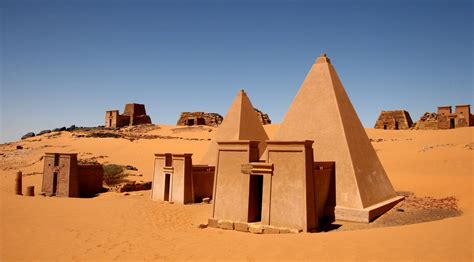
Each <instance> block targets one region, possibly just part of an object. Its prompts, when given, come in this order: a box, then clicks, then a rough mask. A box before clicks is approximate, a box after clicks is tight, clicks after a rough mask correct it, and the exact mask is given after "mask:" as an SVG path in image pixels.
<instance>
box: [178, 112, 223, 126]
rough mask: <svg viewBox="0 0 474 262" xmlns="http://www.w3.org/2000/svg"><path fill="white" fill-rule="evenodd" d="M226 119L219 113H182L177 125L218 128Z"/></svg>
mask: <svg viewBox="0 0 474 262" xmlns="http://www.w3.org/2000/svg"><path fill="white" fill-rule="evenodd" d="M223 119H224V118H223V117H222V116H221V115H219V114H217V113H206V112H182V113H181V115H180V117H179V119H178V122H177V123H176V125H178V126H195V125H206V126H218V125H220V124H221V123H222V120H223Z"/></svg>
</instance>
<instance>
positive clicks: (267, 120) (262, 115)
mask: <svg viewBox="0 0 474 262" xmlns="http://www.w3.org/2000/svg"><path fill="white" fill-rule="evenodd" d="M254 109H255V112H257V115H258V119H260V121H261V122H262V124H263V125H268V124H271V123H272V120H271V119H270V117H269V116H268V114H265V113H263V112H262V111H260V110H258V109H257V108H254Z"/></svg>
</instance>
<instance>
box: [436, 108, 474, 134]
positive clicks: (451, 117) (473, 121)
mask: <svg viewBox="0 0 474 262" xmlns="http://www.w3.org/2000/svg"><path fill="white" fill-rule="evenodd" d="M473 125H474V116H473V115H472V114H471V106H470V105H456V110H455V112H454V113H453V112H451V106H440V107H438V129H450V128H458V127H468V126H473Z"/></svg>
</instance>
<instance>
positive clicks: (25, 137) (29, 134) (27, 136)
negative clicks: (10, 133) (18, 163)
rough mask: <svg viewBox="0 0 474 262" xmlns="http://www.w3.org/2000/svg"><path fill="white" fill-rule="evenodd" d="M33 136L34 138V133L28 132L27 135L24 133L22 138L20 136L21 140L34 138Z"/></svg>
mask: <svg viewBox="0 0 474 262" xmlns="http://www.w3.org/2000/svg"><path fill="white" fill-rule="evenodd" d="M34 136H35V133H33V132H29V133H26V134H25V135H24V136H22V137H21V140H23V139H27V138H30V137H34Z"/></svg>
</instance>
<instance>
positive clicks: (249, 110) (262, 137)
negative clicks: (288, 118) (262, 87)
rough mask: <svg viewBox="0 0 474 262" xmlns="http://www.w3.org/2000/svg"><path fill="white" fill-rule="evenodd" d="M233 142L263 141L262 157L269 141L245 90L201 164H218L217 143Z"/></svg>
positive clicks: (220, 128) (239, 96) (218, 131)
mask: <svg viewBox="0 0 474 262" xmlns="http://www.w3.org/2000/svg"><path fill="white" fill-rule="evenodd" d="M233 140H257V141H261V143H260V145H259V149H260V154H261V155H262V154H263V152H264V151H265V141H266V140H268V135H267V133H266V132H265V129H263V125H262V122H261V121H260V119H259V118H258V115H257V112H255V109H254V107H253V106H252V103H251V102H250V99H249V98H248V96H247V94H246V93H245V91H244V90H240V91H239V93H238V94H237V96H236V97H235V99H234V101H233V102H232V105H231V106H230V108H229V110H228V111H227V114H226V116H225V117H224V121H223V122H222V124H221V125H220V126H219V128H218V129H217V133H216V136H215V137H214V139H213V140H212V141H211V144H210V145H209V147H208V149H207V152H206V154H205V155H204V157H203V158H202V159H201V162H200V164H203V165H210V166H215V165H216V162H217V159H216V157H217V141H233Z"/></svg>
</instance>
